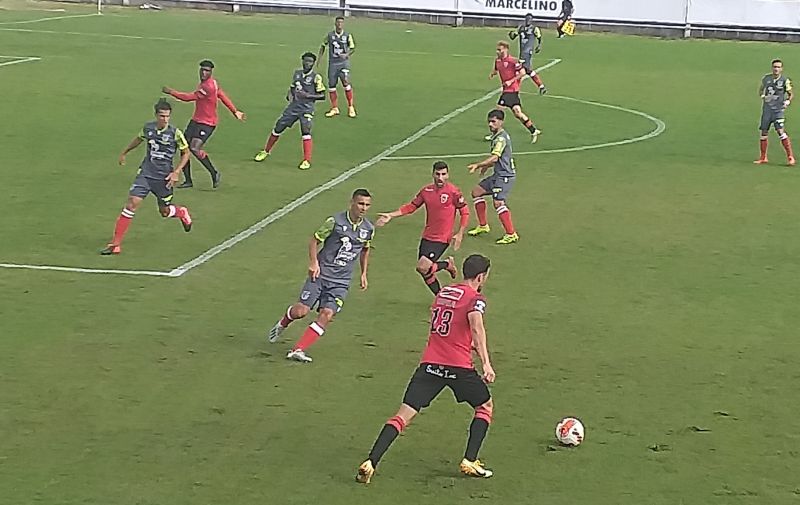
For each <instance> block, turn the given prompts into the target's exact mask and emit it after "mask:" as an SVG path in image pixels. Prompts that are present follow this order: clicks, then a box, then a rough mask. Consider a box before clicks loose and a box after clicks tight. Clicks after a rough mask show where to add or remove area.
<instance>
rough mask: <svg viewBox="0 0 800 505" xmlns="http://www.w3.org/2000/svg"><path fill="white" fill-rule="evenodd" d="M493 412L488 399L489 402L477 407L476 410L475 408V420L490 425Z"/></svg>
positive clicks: (492, 406)
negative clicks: (480, 420)
mask: <svg viewBox="0 0 800 505" xmlns="http://www.w3.org/2000/svg"><path fill="white" fill-rule="evenodd" d="M493 411H494V405H493V404H492V399H491V398H489V400H488V401H487V402H486V403H484V404H483V405H479V406H478V407H477V408H475V417H476V418H477V419H483V420H484V421H486V422H487V423H490V424H491V422H492V412H493Z"/></svg>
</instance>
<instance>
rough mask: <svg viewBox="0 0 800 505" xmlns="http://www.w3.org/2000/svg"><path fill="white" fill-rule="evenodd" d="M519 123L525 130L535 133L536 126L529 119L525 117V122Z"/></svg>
mask: <svg viewBox="0 0 800 505" xmlns="http://www.w3.org/2000/svg"><path fill="white" fill-rule="evenodd" d="M520 122H521V123H522V125H523V126H524V127H525V128H527V129H528V131H529V132H531V133H533V132H535V131H536V125H535V124H533V121H532V120H531V118H529V117H527V116H525V120H524V121H523V120H522V119H520Z"/></svg>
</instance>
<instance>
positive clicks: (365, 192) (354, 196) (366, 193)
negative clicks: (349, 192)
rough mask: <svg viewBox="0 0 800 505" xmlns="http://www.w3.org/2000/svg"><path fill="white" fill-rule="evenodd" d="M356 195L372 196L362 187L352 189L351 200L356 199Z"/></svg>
mask: <svg viewBox="0 0 800 505" xmlns="http://www.w3.org/2000/svg"><path fill="white" fill-rule="evenodd" d="M358 196H365V197H367V198H372V195H371V194H369V191H368V190H366V189H364V188H358V189H357V190H355V191H353V200H355V199H356V197H358Z"/></svg>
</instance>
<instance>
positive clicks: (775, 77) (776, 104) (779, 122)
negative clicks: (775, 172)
mask: <svg viewBox="0 0 800 505" xmlns="http://www.w3.org/2000/svg"><path fill="white" fill-rule="evenodd" d="M758 93H759V95H761V100H762V101H763V102H764V105H763V107H762V109H761V156H760V157H759V158H758V159H757V160H756V161H754V162H753V163H756V164H758V165H761V164H764V163H768V160H767V143H768V142H769V128H770V126H774V127H775V132H776V133H777V134H778V137H779V138H780V139H781V144H783V149H784V150H785V151H786V157H787V159H788V164H789V166H790V167H793V166H794V165H795V159H794V153H793V152H792V141H791V140H790V139H789V135H788V134H787V133H786V130H784V122H785V121H786V118H785V115H786V108H787V107H788V106H789V105H790V104H791V103H792V98H794V89H793V87H792V80H791V79H789V78H788V77H786V76H785V75H783V62H782V61H781V60H772V73H771V74H767V75H765V76H764V78H763V79H761V87H760V88H759V90H758Z"/></svg>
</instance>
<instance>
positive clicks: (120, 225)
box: [112, 209, 134, 245]
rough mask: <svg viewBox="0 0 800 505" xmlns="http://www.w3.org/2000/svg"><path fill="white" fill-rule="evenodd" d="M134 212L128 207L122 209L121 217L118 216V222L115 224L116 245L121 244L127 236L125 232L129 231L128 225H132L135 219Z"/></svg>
mask: <svg viewBox="0 0 800 505" xmlns="http://www.w3.org/2000/svg"><path fill="white" fill-rule="evenodd" d="M133 216H134V212H133V211H132V210H128V209H122V212H121V213H120V215H119V217H118V218H117V223H116V225H114V239H113V242H112V243H113V244H114V245H121V244H122V239H123V237H125V233H127V232H128V226H130V225H131V221H132V220H133Z"/></svg>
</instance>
